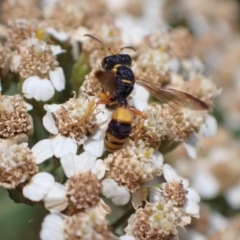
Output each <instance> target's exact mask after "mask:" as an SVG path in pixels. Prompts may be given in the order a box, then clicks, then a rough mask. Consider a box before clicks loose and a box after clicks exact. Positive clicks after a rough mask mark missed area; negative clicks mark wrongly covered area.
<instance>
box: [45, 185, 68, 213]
mask: <svg viewBox="0 0 240 240" xmlns="http://www.w3.org/2000/svg"><path fill="white" fill-rule="evenodd" d="M43 201H44V206H45V208H46V209H47V210H49V211H50V212H51V213H52V212H61V211H62V210H64V209H65V208H66V207H67V206H68V200H67V197H66V189H65V186H64V185H62V184H60V183H55V184H54V186H53V188H51V190H50V191H49V192H48V193H47V195H46V196H45V197H44V199H43Z"/></svg>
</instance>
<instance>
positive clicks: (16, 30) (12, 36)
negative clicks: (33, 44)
mask: <svg viewBox="0 0 240 240" xmlns="http://www.w3.org/2000/svg"><path fill="white" fill-rule="evenodd" d="M36 33H37V22H36V21H33V20H27V19H22V18H21V19H17V20H15V21H13V22H11V23H9V28H8V35H7V42H6V47H7V49H8V51H15V50H17V49H18V48H19V46H20V45H21V43H23V41H25V40H27V39H30V38H31V37H33V36H35V35H36Z"/></svg>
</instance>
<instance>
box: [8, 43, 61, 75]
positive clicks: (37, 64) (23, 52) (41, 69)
mask: <svg viewBox="0 0 240 240" xmlns="http://www.w3.org/2000/svg"><path fill="white" fill-rule="evenodd" d="M57 66H58V61H57V60H56V59H55V57H54V56H53V54H52V51H51V49H50V47H48V46H47V47H46V48H45V49H44V50H43V49H42V48H40V47H39V46H37V45H33V46H31V47H27V48H26V47H23V48H20V49H19V51H18V53H16V54H15V55H14V56H13V60H12V71H14V72H16V73H19V75H20V76H21V77H22V78H28V77H30V76H35V75H37V76H40V77H42V78H44V77H47V76H48V73H49V71H51V70H54V69H55V68H56V67H57Z"/></svg>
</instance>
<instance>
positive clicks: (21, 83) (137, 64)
mask: <svg viewBox="0 0 240 240" xmlns="http://www.w3.org/2000/svg"><path fill="white" fill-rule="evenodd" d="M13 2H14V3H15V4H16V5H14V4H13ZM13 2H12V1H8V0H4V1H3V2H2V3H1V5H0V6H1V8H0V15H1V17H0V21H1V24H2V25H0V30H1V31H0V40H1V41H0V79H1V84H2V87H1V91H2V93H1V96H0V110H1V111H0V112H1V115H0V186H2V187H3V188H5V189H8V191H12V190H16V191H17V192H18V193H19V195H20V196H21V197H20V198H17V199H16V196H11V197H12V199H13V200H15V201H18V202H24V203H28V204H39V205H41V206H42V207H43V208H44V210H47V211H48V212H49V214H48V215H46V217H45V218H44V220H43V223H42V228H41V231H40V238H41V240H50V239H53V238H54V239H56V240H58V239H61V240H67V239H83V240H91V239H96V240H98V239H102V240H104V239H113V240H115V239H116V240H117V239H121V240H144V239H146V240H150V239H159V240H178V239H179V237H180V236H181V234H182V233H181V229H185V228H187V227H188V226H189V227H190V228H192V229H193V228H194V226H198V224H197V222H195V221H193V219H194V218H199V217H200V206H199V202H200V196H201V197H202V198H204V199H205V200H208V199H211V198H213V197H215V196H217V195H218V194H222V195H223V197H224V198H225V199H226V201H227V203H228V204H229V205H231V206H232V208H239V206H240V201H239V197H238V195H237V194H236V193H237V191H238V190H239V182H240V180H239V176H238V172H239V171H240V169H239V167H238V164H237V156H238V153H239V151H237V153H236V154H235V153H234V154H233V152H235V151H236V150H237V147H236V146H234V147H233V145H232V144H231V146H230V145H229V146H228V147H227V148H224V149H225V151H223V149H221V150H222V151H219V150H218V149H217V148H215V145H213V146H214V147H212V148H211V147H209V146H208V145H206V146H204V144H205V143H206V142H207V141H208V140H206V139H205V137H211V136H213V135H214V134H215V133H216V129H217V122H216V119H215V117H214V116H212V115H210V111H212V109H213V107H214V103H213V102H214V100H215V98H216V97H217V96H218V95H219V94H220V92H221V89H220V88H219V87H218V86H217V84H216V83H215V82H214V81H213V80H211V79H210V78H208V77H206V74H205V73H206V72H207V70H208V69H206V68H205V66H204V63H203V61H205V63H207V61H206V60H205V59H204V53H203V52H201V51H200V50H201V49H198V48H197V46H198V45H199V38H198V36H197V35H196V36H194V35H193V34H191V33H192V32H193V33H195V32H194V31H189V30H188V29H187V28H184V27H177V28H175V29H172V30H171V31H170V30H168V28H167V27H166V26H167V23H166V22H164V21H165V20H164V19H162V18H160V16H161V13H160V9H162V10H163V9H165V10H166V12H165V16H164V18H165V19H168V20H169V21H172V11H173V13H175V12H174V9H170V8H169V6H167V5H166V6H160V3H159V1H151V2H152V3H150V2H149V6H147V7H144V5H143V2H141V3H140V2H137V1H132V3H128V2H127V1H122V3H121V4H120V3H116V4H117V5H114V4H113V3H111V2H110V1H107V0H101V1H97V2H96V1H93V0H90V1H86V0H82V1H79V0H63V1H53V2H52V1H45V0H42V1H41V9H40V8H39V6H38V4H37V1H35V0H28V1H26V3H22V2H21V1H19V0H15V1H13ZM172 2H174V1H172ZM135 4H137V5H138V6H135ZM178 4H179V5H183V6H184V8H182V9H185V10H184V11H187V12H188V14H189V11H190V10H189V9H191V10H194V11H196V9H195V7H194V6H193V5H192V4H189V3H187V1H184V0H181V1H179V3H178ZM170 5H171V4H170ZM116 6H117V7H116ZM199 8H200V9H201V14H205V11H206V9H205V8H203V7H202V5H201V4H199ZM22 9H25V11H23V10H22ZM103 9H104V11H103ZM116 9H118V11H116ZM126 12H127V13H128V14H129V16H126V15H125V13H126ZM150 12H151V14H150ZM149 14H150V15H151V16H149ZM153 14H155V15H156V18H155V17H154V19H155V20H154V21H153V20H151V19H153ZM188 14H186V19H187V21H186V22H188V21H190V22H193V25H192V26H193V27H194V29H195V30H196V29H197V27H198V26H195V25H194V23H195V24H196V19H195V18H194V16H192V15H191V14H189V15H188ZM209 14H210V16H212V14H213V13H212V12H211V11H210V12H209ZM123 16H124V19H125V20H126V21H127V22H123V20H122V17H123ZM130 16H132V17H130ZM149 21H150V22H149ZM123 23H124V24H123ZM130 23H131V24H133V26H135V27H133V26H132V25H129V24H130ZM215 24H216V22H215ZM136 26H139V29H138V28H137V27H136ZM140 26H141V27H140ZM145 26H151V28H149V31H148V30H146V29H147V27H146V29H144V28H145ZM124 27H125V28H124ZM85 34H91V35H92V36H95V37H96V38H97V39H94V37H91V36H90V37H89V35H88V37H87V36H84V35H85ZM195 34H196V33H195ZM129 43H132V44H133V45H134V48H133V47H129ZM134 49H136V51H133V50H134ZM122 53H123V54H129V56H130V57H131V58H132V61H133V63H132V66H125V67H129V68H131V70H132V71H133V74H134V77H135V84H134V89H133V91H132V92H131V94H130V95H129V96H128V97H127V98H126V101H127V103H128V106H126V108H127V110H129V112H130V115H131V114H132V115H131V117H130V118H131V121H129V122H128V121H127V119H126V122H121V121H120V120H119V119H118V118H115V117H114V116H115V115H114V113H115V110H116V109H119V104H118V102H117V101H115V102H111V101H110V100H111V99H112V98H111V97H113V96H114V94H116V91H117V90H118V86H116V81H115V79H113V77H112V75H111V77H109V78H108V74H109V76H110V71H106V75H104V80H102V81H100V79H99V78H98V77H97V74H102V72H101V71H103V69H102V67H103V66H102V63H103V59H104V57H106V56H109V55H115V54H122ZM201 58H202V60H203V61H202V60H201ZM118 61H119V60H118ZM118 65H119V64H118ZM118 65H117V67H118ZM126 65H127V64H126ZM115 70H116V69H114V70H113V72H117V70H116V71H115ZM131 70H129V71H131ZM111 73H112V72H111ZM122 80H123V82H124V81H125V82H128V80H127V79H122ZM141 81H143V82H145V84H142V85H143V86H144V85H145V86H146V88H144V87H143V86H140V85H138V83H139V84H140V83H141ZM148 84H149V85H148ZM147 86H153V87H149V88H148V87H147ZM148 90H150V91H148ZM161 90H162V92H161ZM164 91H165V93H168V94H166V96H165V95H161V93H163V92H164ZM57 92H61V93H57ZM17 93H21V95H19V94H17ZM171 94H172V95H171ZM189 94H190V95H189ZM158 95H160V97H158ZM123 98H124V97H123ZM158 98H159V99H158ZM24 99H25V101H26V102H25V101H24ZM108 100H109V101H108ZM158 100H160V101H158ZM203 102H204V103H206V104H207V105H204V103H203ZM201 104H203V105H202V106H205V110H204V108H200V107H199V106H200V105H201ZM206 106H209V109H207V107H206ZM28 110H32V111H31V115H30V114H29V113H28ZM123 117H126V116H123ZM110 121H111V122H110ZM109 123H110V124H109ZM111 123H112V125H111ZM125 125H126V126H127V127H129V128H130V130H131V131H130V133H128V134H127V136H126V137H124V138H122V136H120V135H119V136H118V134H116V135H114V134H112V132H114V131H115V128H118V127H119V126H120V127H122V126H125ZM120 127H119V129H120V130H122V131H124V128H123V127H122V128H120ZM109 136H110V137H109ZM123 136H125V135H124V134H123ZM203 136H204V137H203ZM198 139H200V140H198ZM107 141H109V144H115V141H116V143H121V144H122V143H123V144H122V145H121V146H122V147H119V148H118V146H117V147H116V150H115V151H113V152H111V153H110V152H108V150H107V149H110V148H107V147H105V145H106V142H107ZM199 142H201V143H202V145H203V146H204V150H203V151H205V152H204V153H200V154H199V156H200V157H199V159H198V160H196V161H195V162H194V163H193V162H191V164H187V166H186V165H184V161H186V158H187V156H186V155H185V152H187V154H188V156H190V157H191V158H194V159H197V145H199V144H198V143H199ZM181 143H183V144H182V145H183V146H184V147H185V150H184V151H182V149H181V148H180V150H178V151H180V152H177V151H176V152H173V153H172V156H174V157H172V158H169V157H168V155H167V156H166V153H169V152H172V151H173V150H174V149H175V148H176V147H177V146H179V145H181ZM28 144H29V146H31V148H30V147H29V146H28ZM222 144H223V143H222ZM224 144H226V141H225V142H224ZM119 146H120V144H119ZM176 153H177V154H176ZM174 154H176V155H174ZM178 154H179V155H178ZM219 154H220V155H221V158H220V157H219ZM170 156H171V155H170ZM183 156H184V157H185V158H183ZM229 156H230V157H231V158H229ZM175 159H176V162H177V161H178V160H179V163H176V162H175V161H174V160H175ZM229 159H230V160H229ZM207 161H208V163H206V162H207ZM181 163H183V164H181ZM193 165H194V166H195V168H194V169H192V168H191V166H193ZM183 168H184V169H183ZM175 169H176V170H175ZM189 169H191V170H189ZM188 170H189V171H188ZM177 172H180V174H181V175H182V176H184V177H181V176H180V175H179V174H178V173H177ZM224 174H227V175H228V176H229V177H228V179H227V180H226V179H225V178H224V177H223V175H224ZM202 178H203V179H202ZM204 181H205V182H204ZM203 183H206V184H203ZM195 189H196V190H195ZM197 191H198V192H199V193H198V192H197ZM200 220H202V219H200ZM202 221H203V224H206V222H207V221H210V220H209V219H207V220H206V219H204V218H203V220H202ZM191 222H192V223H191ZM192 229H190V230H189V232H191V230H192ZM217 230H219V229H217ZM187 232H188V231H187ZM199 234H200V235H201V233H199ZM53 236H54V237H53ZM180 239H181V237H180ZM210 239H211V238H210ZM212 239H214V235H212Z"/></svg>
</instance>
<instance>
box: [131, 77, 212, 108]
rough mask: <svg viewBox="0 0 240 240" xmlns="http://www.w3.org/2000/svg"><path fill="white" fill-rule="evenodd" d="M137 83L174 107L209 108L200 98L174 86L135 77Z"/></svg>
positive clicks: (162, 101)
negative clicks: (169, 86)
mask: <svg viewBox="0 0 240 240" xmlns="http://www.w3.org/2000/svg"><path fill="white" fill-rule="evenodd" d="M135 80H136V83H137V84H139V85H141V86H143V87H144V88H146V89H147V90H148V91H149V92H150V93H151V94H152V95H153V96H154V97H156V98H157V99H158V100H159V101H160V102H161V103H166V104H168V105H169V106H171V107H172V108H173V109H175V110H177V109H179V108H189V109H193V110H208V109H209V107H208V105H207V104H206V103H204V102H203V101H201V100H200V99H198V98H196V97H194V96H192V95H190V94H188V93H185V92H181V91H178V90H175V89H172V88H167V87H162V86H161V85H160V84H157V83H152V82H149V81H146V80H144V79H141V78H138V77H135Z"/></svg>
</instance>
